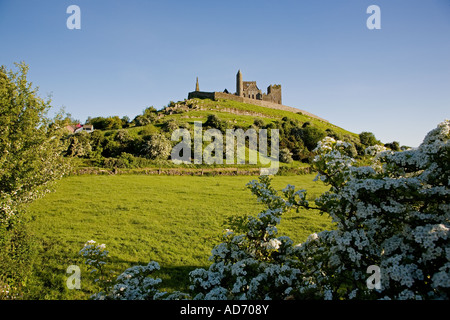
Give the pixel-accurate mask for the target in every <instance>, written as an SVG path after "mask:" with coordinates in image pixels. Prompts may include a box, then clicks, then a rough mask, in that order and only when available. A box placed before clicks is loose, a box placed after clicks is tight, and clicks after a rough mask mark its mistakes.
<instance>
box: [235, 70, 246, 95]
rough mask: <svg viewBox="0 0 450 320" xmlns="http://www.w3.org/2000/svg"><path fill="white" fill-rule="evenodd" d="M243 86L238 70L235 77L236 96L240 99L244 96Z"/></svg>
mask: <svg viewBox="0 0 450 320" xmlns="http://www.w3.org/2000/svg"><path fill="white" fill-rule="evenodd" d="M243 87H244V84H243V81H242V73H241V70H240V69H239V71H238V73H237V75H236V95H237V96H239V97H242V96H243V95H244V92H243V91H244V90H243Z"/></svg>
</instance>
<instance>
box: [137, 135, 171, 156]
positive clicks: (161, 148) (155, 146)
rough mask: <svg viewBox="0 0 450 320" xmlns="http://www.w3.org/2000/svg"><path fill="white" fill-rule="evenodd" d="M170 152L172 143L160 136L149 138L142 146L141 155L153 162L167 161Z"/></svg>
mask: <svg viewBox="0 0 450 320" xmlns="http://www.w3.org/2000/svg"><path fill="white" fill-rule="evenodd" d="M171 151H172V143H171V142H170V140H169V139H167V138H166V137H165V136H164V135H161V134H155V135H152V136H150V138H149V139H147V140H145V141H144V143H143V146H142V155H143V156H145V157H146V158H150V159H153V160H167V158H168V157H169V155H170V152H171Z"/></svg>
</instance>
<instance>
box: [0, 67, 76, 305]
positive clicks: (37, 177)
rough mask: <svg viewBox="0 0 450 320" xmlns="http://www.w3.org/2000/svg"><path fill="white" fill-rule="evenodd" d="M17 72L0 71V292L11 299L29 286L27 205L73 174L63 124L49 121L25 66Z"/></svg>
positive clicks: (47, 105) (46, 106)
mask: <svg viewBox="0 0 450 320" xmlns="http://www.w3.org/2000/svg"><path fill="white" fill-rule="evenodd" d="M16 68H17V69H18V71H13V70H9V71H8V70H7V69H6V67H5V66H1V67H0V270H2V271H1V274H0V288H2V287H3V288H5V287H6V290H7V291H10V293H9V295H10V296H8V297H7V298H14V296H15V294H16V293H11V291H14V290H13V289H14V288H16V289H17V290H20V287H21V286H24V285H26V278H27V273H28V272H30V270H31V266H32V261H31V260H30V259H31V257H32V250H31V247H32V245H31V242H30V241H31V239H30V237H29V236H28V235H27V232H26V224H25V222H26V215H25V213H26V211H25V209H26V204H28V203H30V202H31V201H33V200H35V199H37V198H39V197H42V196H43V195H44V194H46V193H47V192H50V190H51V187H52V182H53V181H55V180H57V179H59V178H61V177H62V176H63V175H64V174H65V173H66V172H68V170H69V164H68V162H67V161H65V159H64V158H63V155H62V154H63V152H64V150H66V149H67V146H66V145H65V143H64V141H65V140H64V139H63V133H64V130H62V129H61V126H60V124H61V123H62V122H61V121H54V122H53V123H52V120H51V119H49V118H48V117H47V112H48V110H49V109H50V107H51V106H50V102H51V100H50V99H48V100H44V99H42V98H40V97H39V96H38V90H37V89H36V88H33V87H32V83H30V82H28V80H27V72H28V69H29V68H28V66H27V65H25V64H24V63H20V64H16ZM62 117H63V116H62V115H60V116H59V120H62ZM4 292H5V291H3V290H1V292H0V295H2V294H3V293H4ZM17 294H18V293H17ZM11 295H13V297H11Z"/></svg>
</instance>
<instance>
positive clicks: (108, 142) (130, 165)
mask: <svg viewBox="0 0 450 320" xmlns="http://www.w3.org/2000/svg"><path fill="white" fill-rule="evenodd" d="M211 119H212V120H211ZM196 121H200V122H202V124H203V130H206V129H208V128H217V129H220V130H221V131H222V132H223V133H225V130H226V129H239V128H240V129H243V130H244V131H245V130H247V129H249V128H255V129H256V130H258V129H279V132H280V152H284V155H286V157H287V158H286V157H283V156H280V163H279V165H280V167H283V168H284V169H286V168H299V167H301V168H304V167H308V162H309V161H311V159H312V156H313V153H312V150H313V149H314V147H315V145H316V144H317V142H318V141H319V140H321V139H322V138H323V137H325V136H332V137H335V138H338V139H341V140H345V141H348V142H352V143H353V144H354V145H355V149H358V148H359V146H360V144H361V142H360V139H359V135H358V134H355V133H352V132H350V131H347V130H345V129H343V128H340V127H338V126H336V125H334V124H332V123H329V122H327V121H326V120H323V119H320V118H315V117H312V116H309V115H307V114H304V113H302V112H301V110H299V112H290V111H285V110H278V109H272V108H268V107H262V106H257V105H253V104H248V103H242V102H237V101H232V100H222V99H220V100H218V101H214V100H209V99H188V100H184V101H178V102H172V101H171V102H170V103H169V104H168V105H167V106H166V107H164V108H162V109H161V110H156V109H155V108H153V107H149V108H147V109H145V110H144V111H143V113H142V114H141V115H138V116H136V117H135V118H134V119H133V120H131V121H130V120H129V119H127V118H123V119H119V117H117V116H115V117H107V118H103V117H96V118H90V119H88V123H90V124H93V125H94V128H95V129H96V130H95V131H94V132H93V133H91V134H89V135H87V134H85V135H84V136H82V135H71V136H70V137H69V139H70V147H69V150H68V155H70V156H73V157H74V158H76V161H75V164H76V167H78V168H80V167H83V168H86V167H88V168H107V169H115V170H116V172H117V170H119V171H123V170H125V171H130V170H131V169H134V171H136V169H138V168H139V169H142V168H179V167H184V168H192V169H200V168H205V167H209V168H226V167H228V168H229V167H236V163H237V161H235V165H226V164H214V165H205V164H202V165H194V164H180V165H175V164H174V163H172V161H170V158H169V155H170V152H169V154H161V156H159V154H155V152H150V153H152V154H149V150H150V151H152V148H156V147H155V144H154V143H153V144H152V143H151V141H152V137H155V136H163V137H162V138H160V139H162V140H164V141H163V142H164V143H166V144H167V143H171V146H170V147H169V148H170V150H171V148H172V147H173V146H174V145H176V144H177V143H178V141H171V134H172V132H173V131H174V130H175V129H177V128H186V129H189V131H190V132H191V139H193V128H194V122H196ZM268 131H269V130H268ZM149 145H150V147H149ZM207 145H208V143H204V144H203V147H205V146H207ZM146 146H147V147H146ZM157 146H159V145H157ZM143 150H144V151H143ZM281 150H282V151H281ZM289 154H290V155H289ZM282 158H283V159H285V158H286V159H287V160H283V159H282ZM291 158H292V159H291ZM245 163H246V164H245V165H239V168H260V167H263V166H264V165H262V164H261V163H260V162H259V157H258V163H257V164H256V165H251V164H249V162H248V148H247V149H246V161H245ZM137 171H139V170H137ZM83 172H86V170H85V171H83ZM97 172H98V171H97ZM140 172H142V170H141V171H140ZM192 172H193V171H192ZM147 173H148V171H147ZM225 174H226V173H225Z"/></svg>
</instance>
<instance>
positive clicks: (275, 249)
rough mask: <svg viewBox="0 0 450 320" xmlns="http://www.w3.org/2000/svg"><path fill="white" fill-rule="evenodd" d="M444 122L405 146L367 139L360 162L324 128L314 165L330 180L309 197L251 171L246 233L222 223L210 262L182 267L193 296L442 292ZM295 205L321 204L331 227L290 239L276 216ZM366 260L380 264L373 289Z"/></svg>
mask: <svg viewBox="0 0 450 320" xmlns="http://www.w3.org/2000/svg"><path fill="white" fill-rule="evenodd" d="M449 128H450V123H449V121H445V122H443V123H441V124H439V126H438V127H437V128H436V129H434V130H432V131H431V132H430V133H429V134H428V135H427V136H426V137H425V139H424V141H423V143H422V144H421V145H420V147H419V148H417V149H413V150H408V151H404V152H392V151H385V150H383V149H379V148H377V147H372V148H370V150H368V152H367V153H366V154H367V156H371V157H373V159H372V164H371V165H370V166H358V164H357V163H356V161H355V160H354V159H353V158H351V157H350V156H349V155H348V154H351V150H350V148H351V146H350V145H349V144H347V143H345V142H341V141H336V140H334V139H332V138H329V137H327V138H325V139H324V140H322V141H321V142H320V143H319V144H318V146H317V148H316V149H315V152H316V154H317V156H316V157H315V159H314V166H315V168H316V169H317V170H318V172H319V173H318V175H317V179H320V180H322V181H323V182H324V183H326V184H328V185H330V190H329V191H327V192H325V193H324V194H322V195H321V196H320V197H319V198H317V199H316V200H315V204H314V205H310V204H309V203H308V202H307V201H306V200H305V194H306V192H305V191H304V190H300V191H294V188H293V187H292V186H288V187H287V188H286V189H285V190H283V192H284V196H285V197H284V198H283V197H281V196H279V195H277V193H276V192H275V191H274V190H273V189H272V188H271V187H270V179H269V178H268V177H261V178H260V182H256V181H252V182H251V183H250V185H249V186H250V188H251V190H252V192H253V193H254V194H255V195H257V197H258V199H259V200H260V201H262V202H263V203H265V204H266V205H267V210H265V211H263V212H261V213H260V214H259V215H258V217H256V218H254V217H249V218H248V221H247V223H246V225H245V227H246V228H247V230H246V233H241V234H235V233H234V232H233V231H228V232H227V233H226V234H225V235H224V242H223V243H221V244H219V245H218V246H216V247H215V248H214V250H213V251H212V257H211V260H212V261H213V263H212V265H211V266H210V268H209V269H208V270H204V269H198V270H195V271H193V272H192V273H191V277H192V283H193V284H192V287H191V288H192V290H193V291H194V292H197V295H196V296H195V298H196V299H288V298H299V299H309V298H311V299H314V298H316V299H354V298H356V299H448V298H449V295H450V291H449V288H450V235H449V228H450V223H449V218H450V210H449V209H450V208H449V195H450V192H449V181H450V180H449V179H450V176H449V173H450V167H449V164H450V146H449V142H448V141H449V135H450V134H449V132H450V129H449ZM296 207H297V208H298V207H304V208H309V209H318V210H320V211H321V212H323V213H327V214H329V215H330V216H331V218H332V221H333V222H334V224H335V225H336V228H335V229H334V230H328V231H323V232H320V233H318V234H313V235H311V236H310V237H309V238H308V239H307V240H306V241H305V242H304V243H302V244H299V245H296V246H293V244H292V241H291V240H290V239H289V238H287V237H277V229H276V224H278V223H279V222H280V219H281V216H282V214H283V212H285V211H286V210H289V209H292V208H296ZM371 265H377V266H379V267H380V268H381V289H375V290H370V289H368V286H367V283H366V280H367V278H368V277H369V274H367V273H366V271H367V267H369V266H371Z"/></svg>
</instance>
